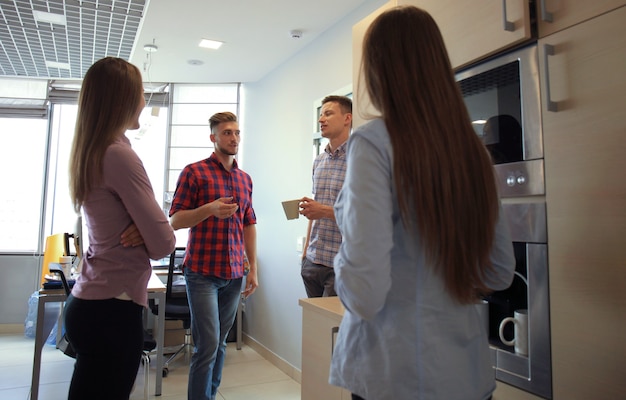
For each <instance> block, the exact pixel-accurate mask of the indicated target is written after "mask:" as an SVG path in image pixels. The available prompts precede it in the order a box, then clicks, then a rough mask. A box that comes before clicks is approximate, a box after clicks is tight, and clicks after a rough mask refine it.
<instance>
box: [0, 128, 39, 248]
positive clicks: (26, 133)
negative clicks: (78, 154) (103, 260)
mask: <svg viewBox="0 0 626 400" xmlns="http://www.w3.org/2000/svg"><path fill="white" fill-rule="evenodd" d="M47 127H48V121H47V120H45V119H22V118H0V132H2V133H3V135H2V146H0V187H1V188H2V189H0V190H1V191H2V196H0V226H1V227H2V229H0V251H1V252H6V253H12V252H34V251H36V250H37V244H38V242H39V227H40V224H41V208H42V207H41V206H42V196H43V178H44V168H45V159H46V138H47Z"/></svg>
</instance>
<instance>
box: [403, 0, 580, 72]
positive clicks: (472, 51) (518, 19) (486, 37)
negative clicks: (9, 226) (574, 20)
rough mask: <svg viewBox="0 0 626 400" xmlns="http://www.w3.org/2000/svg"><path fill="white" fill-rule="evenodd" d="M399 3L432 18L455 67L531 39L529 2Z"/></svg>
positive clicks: (438, 0) (414, 0)
mask: <svg viewBox="0 0 626 400" xmlns="http://www.w3.org/2000/svg"><path fill="white" fill-rule="evenodd" d="M572 1H577V0H572ZM397 3H398V5H403V4H410V5H414V6H417V7H419V8H422V9H424V10H426V11H428V12H429V13H430V15H432V17H433V18H434V19H435V21H436V22H437V25H438V26H439V29H440V30H441V34H442V35H443V39H444V40H445V43H446V47H447V49H448V53H449V54H450V61H451V63H452V67H453V68H459V67H462V66H465V65H468V64H471V63H473V62H475V61H477V60H479V59H482V58H485V57H487V56H489V55H492V54H494V53H497V52H499V51H501V50H503V49H506V48H509V47H512V46H514V45H515V44H518V43H520V42H524V41H527V40H528V39H530V38H531V29H530V7H529V3H528V0H472V1H458V0H397ZM505 7H506V15H505V13H504V8H505ZM505 16H506V21H508V24H507V25H508V26H507V27H506V29H505Z"/></svg>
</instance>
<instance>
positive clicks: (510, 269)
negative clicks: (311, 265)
mask: <svg viewBox="0 0 626 400" xmlns="http://www.w3.org/2000/svg"><path fill="white" fill-rule="evenodd" d="M347 159H348V167H347V172H346V178H345V181H344V185H343V189H342V191H341V192H340V194H339V197H338V199H337V202H336V203H335V215H336V218H337V222H338V225H339V228H340V230H341V233H342V235H343V238H344V239H343V243H342V244H341V247H340V249H339V253H338V254H337V256H336V258H335V274H336V280H335V289H336V291H337V294H338V295H339V298H340V299H341V301H342V303H343V304H344V306H345V307H346V312H345V314H344V317H343V320H342V322H341V326H340V327H339V334H338V337H337V344H336V346H335V349H334V354H333V358H332V365H331V374H330V383H331V384H333V385H337V386H341V387H344V388H346V389H348V390H350V391H351V392H352V393H355V394H358V395H359V396H361V397H363V398H365V399H367V400H387V399H388V400H407V399H420V400H442V399H445V400H456V399H458V400H480V399H486V398H488V397H489V396H490V395H491V393H492V392H493V390H494V389H495V376H494V370H493V368H492V366H491V360H490V358H489V348H488V341H487V332H486V330H485V325H484V323H483V322H482V320H481V319H480V316H479V314H478V311H477V309H476V307H475V306H474V305H472V304H470V305H460V304H459V303H457V302H456V301H455V300H454V299H452V298H451V297H450V295H449V294H448V293H447V292H446V290H445V287H444V282H443V280H442V278H441V276H439V275H437V274H436V273H435V272H434V271H433V268H429V266H428V265H426V263H425V261H424V252H423V251H422V249H421V247H420V245H419V237H417V236H416V235H415V234H414V233H412V232H409V231H407V230H405V229H404V226H403V224H402V221H401V219H400V213H399V208H398V201H397V193H396V188H395V187H394V183H393V179H392V178H393V162H392V161H393V154H392V147H391V143H390V141H389V135H388V133H387V130H386V128H385V125H384V123H383V122H382V120H374V121H371V122H369V123H368V124H366V125H364V126H362V127H360V128H358V129H356V130H355V132H354V133H353V134H352V136H351V137H350V140H349V142H348V150H347ZM491 260H492V263H493V267H494V269H493V271H492V272H491V273H490V275H489V276H488V277H487V284H488V286H489V287H490V288H491V289H494V290H501V289H505V288H507V287H508V286H509V285H510V283H511V281H512V280H513V273H514V270H515V258H514V255H513V246H512V242H511V239H510V234H509V231H508V227H507V226H506V224H505V222H504V220H500V221H498V224H497V227H496V238H495V242H494V247H493V251H492V254H491Z"/></svg>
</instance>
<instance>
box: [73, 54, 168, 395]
mask: <svg viewBox="0 0 626 400" xmlns="http://www.w3.org/2000/svg"><path fill="white" fill-rule="evenodd" d="M144 107H145V100H144V98H143V84H142V79H141V73H140V72H139V69H137V67H135V66H134V65H132V64H130V63H128V62H127V61H125V60H122V59H120V58H113V57H107V58H103V59H101V60H99V61H97V62H96V63H95V64H93V65H92V66H91V67H90V68H89V70H88V71H87V73H86V74H85V78H84V80H83V84H82V88H81V92H80V97H79V103H78V116H77V120H76V129H75V133H74V141H73V143H72V150H71V155H70V157H71V159H70V167H69V175H70V195H71V199H72V202H73V204H74V208H75V210H76V211H77V212H79V211H81V210H82V212H83V214H84V217H85V221H86V224H87V230H88V234H89V248H88V249H87V251H86V252H85V255H84V258H83V267H82V270H81V273H80V276H79V277H78V279H77V280H76V284H75V285H74V288H73V289H72V293H71V295H70V296H69V298H68V300H67V303H66V307H65V326H66V329H67V336H68V338H69V341H70V343H71V344H72V346H73V347H74V349H75V351H76V353H77V356H76V365H75V367H74V373H73V375H72V381H71V384H70V390H69V396H68V398H69V399H71V400H74V399H81V400H82V399H107V400H113V399H114V400H122V399H128V397H129V396H130V393H131V390H132V387H133V383H134V380H135V377H136V375H137V369H138V367H139V362H140V360H141V352H142V349H143V319H142V312H143V308H144V307H146V306H147V289H146V288H147V284H148V279H149V278H150V275H151V272H152V268H151V265H150V258H152V259H159V258H163V257H165V256H166V255H168V254H169V253H171V252H172V251H173V250H174V246H175V241H176V239H175V237H174V231H173V229H172V227H171V226H170V224H169V222H168V220H167V218H166V216H165V214H164V212H163V210H162V209H161V207H159V205H158V204H157V202H156V200H155V198H154V192H153V190H152V186H151V184H150V180H149V179H148V176H147V175H146V171H145V170H144V167H143V164H142V163H141V160H140V159H139V157H137V154H135V152H134V151H133V150H132V148H131V146H130V141H129V140H128V139H127V138H126V136H125V132H126V130H127V129H138V128H139V115H140V114H141V111H142V110H143V108H144ZM128 235H130V236H134V237H135V238H136V239H135V240H130V241H129V240H124V239H122V237H123V236H128Z"/></svg>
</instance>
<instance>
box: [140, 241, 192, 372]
mask: <svg viewBox="0 0 626 400" xmlns="http://www.w3.org/2000/svg"><path fill="white" fill-rule="evenodd" d="M184 256H185V248H184V247H177V248H176V249H174V252H172V254H170V262H169V266H168V270H167V283H166V284H165V288H166V289H165V320H167V321H182V322H183V328H184V329H185V341H184V343H183V344H182V345H181V346H180V347H179V348H178V350H176V352H175V353H174V354H172V355H171V356H170V357H169V358H168V359H167V361H165V363H164V364H163V371H162V373H163V377H166V376H167V374H168V373H169V364H170V363H171V362H173V361H174V360H175V359H176V358H178V357H179V356H181V355H184V356H185V359H189V355H190V354H191V351H192V345H191V312H190V311H189V303H187V288H186V286H185V285H177V284H175V282H174V270H175V269H178V268H180V266H181V265H182V263H183V257H184ZM183 282H184V281H183ZM159 307H163V305H162V304H155V302H154V301H152V300H151V301H150V309H151V310H152V313H153V314H155V315H158V313H159Z"/></svg>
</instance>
